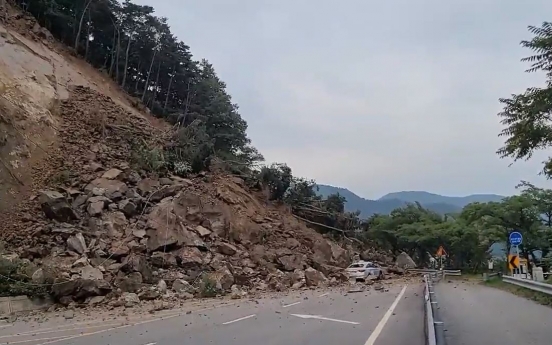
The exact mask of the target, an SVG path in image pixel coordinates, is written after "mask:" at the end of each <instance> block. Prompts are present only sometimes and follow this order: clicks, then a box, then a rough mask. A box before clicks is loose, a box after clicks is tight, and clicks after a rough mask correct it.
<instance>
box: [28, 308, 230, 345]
mask: <svg viewBox="0 0 552 345" xmlns="http://www.w3.org/2000/svg"><path fill="white" fill-rule="evenodd" d="M235 304H236V303H228V304H224V306H231V305H235ZM217 307H220V305H219V306H213V307H208V308H203V309H196V310H192V312H194V313H197V312H200V311H206V310H212V309H215V308H217ZM182 315H183V314H182V313H178V314H175V315H169V316H164V317H158V318H155V319H151V320H145V321H141V322H137V323H132V324H129V325H123V326H119V327H113V328H108V329H102V330H99V331H95V332H90V333H83V334H79V335H74V336H70V337H66V338H63V339H58V340H52V341H47V342H45V343H40V344H37V345H47V344H53V343H58V342H60V341H62V340H71V339H76V338H82V337H86V336H89V335H96V334H100V333H105V332H109V331H114V330H116V329H121V328H127V327H131V326H140V325H145V324H147V323H151V322H155V321H160V320H169V319H173V318H175V317H179V316H182ZM39 340H41V339H39ZM39 340H37V341H39Z"/></svg>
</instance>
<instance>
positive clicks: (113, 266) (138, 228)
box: [0, 87, 386, 307]
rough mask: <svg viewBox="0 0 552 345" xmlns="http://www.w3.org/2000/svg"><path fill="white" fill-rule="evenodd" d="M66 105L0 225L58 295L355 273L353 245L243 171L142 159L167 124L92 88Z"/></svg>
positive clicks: (258, 285) (198, 292)
mask: <svg viewBox="0 0 552 345" xmlns="http://www.w3.org/2000/svg"><path fill="white" fill-rule="evenodd" d="M59 116H60V119H59V128H57V137H58V140H57V145H55V146H54V147H51V148H49V151H48V155H47V158H46V159H45V160H43V161H42V162H41V164H39V165H37V166H35V169H34V170H33V187H34V190H35V192H34V194H33V196H32V197H31V198H30V199H29V200H27V201H25V202H23V203H20V204H19V205H17V207H16V208H15V210H14V212H11V213H9V214H3V215H2V216H1V219H0V230H1V231H0V236H1V238H2V240H3V241H4V242H5V243H6V244H8V246H7V248H13V250H11V251H8V252H7V253H5V254H4V255H3V257H4V259H6V258H8V257H9V258H12V259H14V258H17V260H21V261H24V262H25V263H26V266H27V267H28V271H29V276H30V277H31V280H32V284H34V285H36V286H41V287H47V288H48V290H49V293H50V294H51V295H52V296H53V297H54V298H55V299H56V300H57V301H58V302H60V303H61V304H63V305H79V304H82V303H86V304H89V305H98V304H105V303H109V304H110V305H111V306H126V307H132V306H134V305H137V304H139V303H140V301H143V300H156V299H160V298H169V299H176V300H185V299H190V298H193V297H214V296H217V295H222V294H226V293H229V294H230V296H231V298H241V297H243V296H245V295H247V294H248V293H254V292H260V291H266V290H275V291H283V290H286V289H289V288H294V289H299V288H303V287H316V286H322V285H328V284H330V285H337V284H339V283H340V282H342V281H346V280H347V277H345V276H344V274H343V273H342V268H343V267H346V266H347V265H348V264H349V263H350V262H351V260H352V248H351V247H350V246H345V247H343V246H340V245H338V244H337V243H335V242H333V241H331V240H330V239H328V238H326V237H324V236H323V235H321V234H319V233H317V232H316V231H314V230H313V229H310V228H308V227H306V226H305V225H304V224H303V223H301V222H300V221H298V220H297V219H295V218H294V217H293V216H292V215H291V214H290V213H288V212H285V211H282V210H281V209H279V208H276V207H273V206H270V205H266V203H265V202H264V201H260V199H257V198H256V197H255V196H254V193H252V192H251V191H250V190H249V189H248V187H247V186H246V184H245V182H244V180H242V179H241V178H239V177H237V176H232V175H225V174H221V173H212V172H204V173H200V174H198V175H197V176H190V177H189V178H182V177H179V176H174V175H170V174H162V175H155V174H151V173H148V172H146V171H145V170H143V169H141V168H140V167H141V166H142V165H140V164H141V163H143V162H141V161H140V160H141V159H142V160H147V159H148V157H136V154H137V149H136V145H143V146H146V147H148V148H150V149H151V150H154V149H155V148H162V147H163V145H166V144H167V142H169V141H170V139H171V134H170V133H171V131H170V130H162V129H158V128H155V127H152V126H150V125H149V124H148V123H147V122H146V121H145V120H144V118H143V117H140V116H136V115H134V114H133V113H129V112H127V111H125V110H124V109H123V108H121V107H120V106H118V105H117V104H115V103H114V102H113V101H112V100H111V99H110V98H109V97H107V96H104V95H102V94H99V93H98V92H95V91H93V90H92V89H90V88H87V87H75V88H73V89H72V90H71V94H70V97H69V98H68V99H66V100H64V101H62V102H61V105H60V111H59ZM363 254H364V256H366V255H368V256H369V255H371V254H370V253H367V254H366V253H363ZM372 254H374V253H372ZM374 255H375V254H374ZM385 260H386V258H382V259H381V260H380V261H385ZM0 292H1V291H0Z"/></svg>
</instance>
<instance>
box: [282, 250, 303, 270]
mask: <svg viewBox="0 0 552 345" xmlns="http://www.w3.org/2000/svg"><path fill="white" fill-rule="evenodd" d="M277 263H278V264H279V265H280V266H281V268H282V270H284V271H290V272H291V271H294V270H297V269H299V270H301V269H304V268H305V266H306V263H305V258H304V257H303V255H299V254H293V255H285V256H282V257H279V258H278V259H277Z"/></svg>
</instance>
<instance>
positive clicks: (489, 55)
mask: <svg viewBox="0 0 552 345" xmlns="http://www.w3.org/2000/svg"><path fill="white" fill-rule="evenodd" d="M136 2H137V3H141V4H145V3H151V4H153V5H154V6H155V8H156V9H157V13H158V15H161V16H166V17H168V19H169V23H170V25H171V26H172V29H173V32H174V33H175V34H176V35H177V36H178V37H179V38H180V39H182V40H183V41H184V42H186V43H187V44H188V45H190V46H191V50H192V53H193V54H194V55H195V56H196V58H198V59H199V58H203V57H205V58H207V59H209V60H210V61H211V62H212V63H213V64H214V65H215V68H216V69H217V71H218V73H219V75H220V76H221V78H222V79H223V80H224V81H225V82H226V83H227V85H228V91H229V93H230V94H231V95H232V96H233V99H234V101H236V102H237V103H238V104H239V105H240V111H241V113H242V116H243V117H244V118H245V119H246V120H247V121H248V123H249V133H250V136H251V138H252V139H253V143H254V144H255V145H256V146H257V147H258V148H259V149H260V150H261V152H263V154H264V155H265V157H266V158H267V159H268V160H270V161H279V162H282V161H283V162H287V163H288V164H289V165H290V166H291V167H292V169H293V170H294V172H295V173H296V174H298V175H302V176H305V177H308V178H314V179H316V180H318V181H319V182H321V183H328V184H333V185H339V186H344V187H348V188H349V189H351V190H353V191H355V192H357V193H359V194H361V195H363V196H367V197H377V196H380V195H382V194H385V193H387V192H392V191H398V190H428V191H432V192H436V193H443V194H451V195H462V194H469V193H477V192H480V193H487V192H493V193H501V194H510V193H513V192H514V186H515V185H516V183H517V182H518V181H519V180H520V179H527V180H531V181H534V182H537V183H541V184H542V183H545V182H544V179H543V178H540V177H538V176H537V175H536V174H537V173H538V172H539V171H540V169H541V161H542V160H543V159H544V157H545V154H541V155H538V156H537V157H536V158H535V159H533V160H531V161H530V162H528V163H523V162H521V163H517V164H516V165H514V166H513V167H510V168H508V164H509V163H510V162H509V161H507V160H500V159H499V158H498V157H497V155H496V153H495V152H496V150H497V149H498V148H499V147H500V146H501V145H502V141H501V140H502V139H500V138H498V137H497V134H498V133H499V131H500V129H501V126H500V124H499V119H498V118H497V116H496V113H497V112H498V111H500V104H499V102H498V98H500V97H505V96H508V95H509V94H511V93H514V92H520V91H523V90H524V88H526V87H528V86H532V85H538V84H540V83H542V82H543V77H542V76H539V75H530V74H526V73H523V70H524V69H525V67H526V66H524V65H523V64H522V63H520V62H519V60H520V58H521V57H523V56H525V55H527V54H529V52H527V51H524V50H523V49H522V48H520V47H519V41H520V40H522V39H526V38H528V37H530V35H529V34H528V32H527V31H526V27H527V25H538V24H540V23H541V22H542V21H544V20H546V19H550V18H547V17H546V15H545V14H546V13H550V11H551V10H552V4H551V3H548V2H546V1H533V2H531V6H529V5H527V4H524V3H523V2H519V1H516V0H508V1H506V0H485V1H475V0H466V1H459V2H448V1H447V2H444V1H437V0H425V1H407V0H395V1H387V2H373V1H362V0H350V1H346V2H342V3H341V4H339V5H338V3H337V2H332V1H326V2H324V1H316V0H303V1H278V2H274V1H268V0H231V1H227V0H224V1H223V0H211V1H200V0H193V1H192V0H187V1H177V0H157V1H155V3H153V2H152V1H151V0H140V1H136Z"/></svg>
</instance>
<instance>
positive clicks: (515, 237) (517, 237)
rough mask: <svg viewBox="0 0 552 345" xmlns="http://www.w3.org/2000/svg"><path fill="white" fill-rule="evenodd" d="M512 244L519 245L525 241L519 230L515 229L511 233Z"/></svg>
mask: <svg viewBox="0 0 552 345" xmlns="http://www.w3.org/2000/svg"><path fill="white" fill-rule="evenodd" d="M509 240H510V244H511V245H513V246H519V245H520V244H521V242H522V241H523V236H522V235H521V233H520V232H518V231H513V232H511V233H510V237H509Z"/></svg>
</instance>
